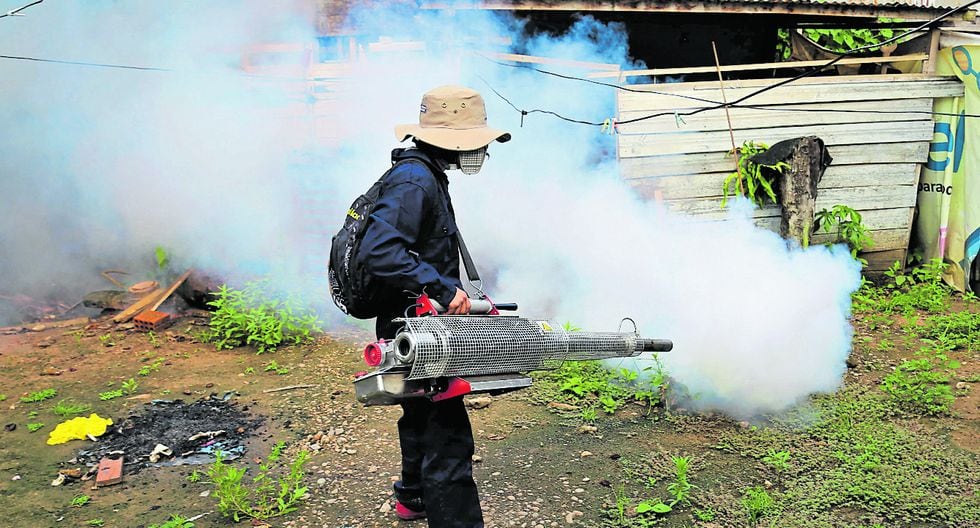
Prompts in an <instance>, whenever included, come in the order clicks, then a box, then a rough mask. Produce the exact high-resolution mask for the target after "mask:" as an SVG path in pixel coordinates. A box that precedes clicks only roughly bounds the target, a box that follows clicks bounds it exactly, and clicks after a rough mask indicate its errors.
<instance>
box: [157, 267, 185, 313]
mask: <svg viewBox="0 0 980 528" xmlns="http://www.w3.org/2000/svg"><path fill="white" fill-rule="evenodd" d="M192 271H194V269H193V268H190V269H188V270H187V271H185V272H184V274H183V275H181V276H180V277H177V280H176V281H174V283H173V284H171V285H170V287H169V288H167V290H166V291H165V292H163V296H162V297H160V300H158V301H157V302H156V303H155V304H154V305H153V306H151V307H150V309H151V310H156V309H157V308H159V307H160V305H161V304H163V301H166V300H167V299H168V298H169V297H170V296H171V295H173V293H174V292H175V291H177V288H179V287H180V285H181V284H183V283H184V281H185V280H187V277H190V276H191V272H192Z"/></svg>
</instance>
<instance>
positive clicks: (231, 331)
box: [208, 281, 320, 354]
mask: <svg viewBox="0 0 980 528" xmlns="http://www.w3.org/2000/svg"><path fill="white" fill-rule="evenodd" d="M208 304H210V305H211V306H213V307H214V308H215V312H214V315H213V316H212V317H211V333H210V335H209V336H208V338H209V340H211V341H213V342H214V343H215V347H216V348H217V349H218V350H221V349H227V348H234V347H237V346H242V345H254V346H255V347H256V349H257V351H258V353H259V354H262V353H264V352H268V351H270V350H274V349H275V348H277V347H279V346H281V345H283V344H290V343H291V344H299V343H303V342H307V341H310V340H312V339H313V336H312V333H313V332H316V331H320V328H319V321H318V319H317V316H316V314H314V313H313V312H312V311H310V310H306V309H301V308H299V307H298V306H297V304H296V302H294V301H292V300H287V301H280V300H276V299H275V298H274V297H273V295H272V293H271V289H270V288H269V286H268V283H267V282H263V281H257V282H250V283H247V284H246V285H245V287H244V288H242V289H240V290H236V289H232V288H229V287H228V286H227V285H222V286H221V287H220V288H219V290H218V292H217V293H216V299H215V300H214V301H212V302H210V303H208Z"/></svg>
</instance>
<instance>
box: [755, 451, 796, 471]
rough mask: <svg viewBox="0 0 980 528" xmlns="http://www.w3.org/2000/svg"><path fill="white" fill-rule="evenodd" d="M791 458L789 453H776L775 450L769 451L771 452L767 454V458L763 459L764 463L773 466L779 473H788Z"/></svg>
mask: <svg viewBox="0 0 980 528" xmlns="http://www.w3.org/2000/svg"><path fill="white" fill-rule="evenodd" d="M789 457H790V454H789V451H776V450H775V449H769V451H767V452H766V456H764V457H762V461H763V462H765V463H766V464H768V465H770V466H772V467H773V468H775V469H776V470H777V471H786V470H787V469H789Z"/></svg>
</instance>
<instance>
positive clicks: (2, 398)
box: [0, 394, 7, 402]
mask: <svg viewBox="0 0 980 528" xmlns="http://www.w3.org/2000/svg"><path fill="white" fill-rule="evenodd" d="M6 399H7V395H6V394H0V402H2V401H5V400H6Z"/></svg>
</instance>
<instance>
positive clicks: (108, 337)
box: [99, 333, 116, 347]
mask: <svg viewBox="0 0 980 528" xmlns="http://www.w3.org/2000/svg"><path fill="white" fill-rule="evenodd" d="M99 343H102V346H104V347H111V346H115V345H116V343H115V341H113V340H112V334H111V333H109V334H105V335H100V336H99Z"/></svg>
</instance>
